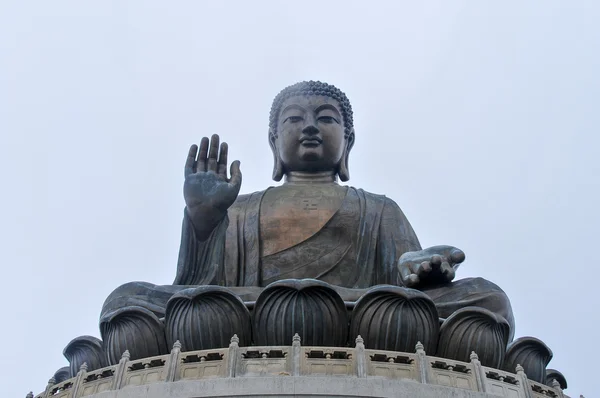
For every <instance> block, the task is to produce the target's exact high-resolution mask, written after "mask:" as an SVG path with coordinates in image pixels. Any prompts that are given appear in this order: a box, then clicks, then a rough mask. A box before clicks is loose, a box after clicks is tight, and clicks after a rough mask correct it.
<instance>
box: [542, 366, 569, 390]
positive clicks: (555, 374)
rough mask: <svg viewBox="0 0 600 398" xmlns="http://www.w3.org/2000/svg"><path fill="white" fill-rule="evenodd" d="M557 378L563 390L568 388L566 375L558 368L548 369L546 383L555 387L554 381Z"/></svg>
mask: <svg viewBox="0 0 600 398" xmlns="http://www.w3.org/2000/svg"><path fill="white" fill-rule="evenodd" d="M554 380H556V381H557V382H558V384H559V385H560V388H561V389H562V390H566V389H567V379H566V378H565V375H563V374H562V373H561V372H559V371H558V370H556V369H546V385H547V386H550V387H553V384H554V383H553V382H554Z"/></svg>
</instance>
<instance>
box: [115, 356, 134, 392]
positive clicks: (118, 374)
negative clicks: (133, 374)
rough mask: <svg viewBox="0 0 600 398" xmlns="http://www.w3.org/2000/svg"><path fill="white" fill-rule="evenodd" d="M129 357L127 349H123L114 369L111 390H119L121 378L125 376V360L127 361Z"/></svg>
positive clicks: (121, 383)
mask: <svg viewBox="0 0 600 398" xmlns="http://www.w3.org/2000/svg"><path fill="white" fill-rule="evenodd" d="M129 358H130V355H129V350H125V352H124V353H123V355H121V359H120V360H119V364H118V365H117V368H116V369H115V374H114V376H113V377H114V379H113V384H112V388H111V390H119V389H120V388H121V386H122V385H123V379H124V378H125V373H126V372H127V362H129Z"/></svg>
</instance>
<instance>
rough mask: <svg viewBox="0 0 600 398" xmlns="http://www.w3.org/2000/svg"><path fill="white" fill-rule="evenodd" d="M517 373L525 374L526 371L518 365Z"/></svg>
mask: <svg viewBox="0 0 600 398" xmlns="http://www.w3.org/2000/svg"><path fill="white" fill-rule="evenodd" d="M516 371H517V373H520V372H524V371H525V369H523V367H522V366H521V365H520V364H517V368H516Z"/></svg>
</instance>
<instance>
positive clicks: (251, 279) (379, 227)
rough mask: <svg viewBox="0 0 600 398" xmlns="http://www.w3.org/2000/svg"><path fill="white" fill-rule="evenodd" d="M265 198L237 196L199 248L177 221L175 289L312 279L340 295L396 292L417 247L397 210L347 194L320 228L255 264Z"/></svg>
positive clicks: (371, 197) (383, 201) (380, 199)
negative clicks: (381, 287)
mask: <svg viewBox="0 0 600 398" xmlns="http://www.w3.org/2000/svg"><path fill="white" fill-rule="evenodd" d="M265 192H266V191H261V192H255V193H252V194H249V195H240V196H239V197H238V199H237V200H236V202H235V203H234V205H233V206H232V207H231V208H230V209H229V211H228V214H227V217H226V218H225V219H224V220H222V221H221V223H220V224H219V225H218V226H217V227H216V228H215V230H214V231H213V232H212V234H211V235H210V236H209V238H208V239H207V240H206V241H204V242H201V241H199V240H198V239H197V238H196V237H195V234H194V229H193V226H192V224H191V222H190V220H189V218H188V216H187V213H186V214H184V220H183V228H182V239H181V248H180V252H179V261H178V267H177V276H176V278H175V281H174V284H175V285H208V284H218V285H223V286H247V287H249V286H265V285H266V284H268V283H270V282H273V281H275V280H278V279H287V278H294V279H302V278H313V279H320V280H323V281H325V282H328V283H331V284H332V285H335V286H341V287H347V288H367V287H370V286H374V285H378V284H393V285H401V282H400V279H399V274H398V268H397V261H398V259H399V258H400V256H401V255H402V254H403V253H405V252H407V251H416V250H420V249H421V246H420V244H419V241H418V239H417V236H416V235H415V232H414V231H413V229H412V227H411V225H410V223H409V222H408V220H407V219H406V217H405V216H404V214H403V213H402V211H401V210H400V208H399V207H398V205H397V204H396V203H395V202H394V201H392V200H390V199H388V198H386V197H385V196H382V195H375V194H372V193H369V192H365V191H363V190H362V189H356V188H352V187H348V188H347V191H346V195H345V197H344V199H343V201H342V203H341V206H340V208H339V209H337V211H335V212H334V214H333V215H332V217H331V219H329V220H328V221H327V222H326V223H325V225H324V226H323V228H321V229H320V230H319V231H318V232H316V233H315V234H314V235H312V236H310V237H308V238H307V239H306V240H304V241H302V242H298V244H295V245H293V246H292V247H288V248H285V250H282V251H279V252H277V253H274V254H271V255H269V256H265V257H263V258H261V255H260V254H261V250H260V245H261V234H260V231H259V226H260V220H259V218H260V213H261V211H260V208H261V201H262V199H263V197H264V195H265Z"/></svg>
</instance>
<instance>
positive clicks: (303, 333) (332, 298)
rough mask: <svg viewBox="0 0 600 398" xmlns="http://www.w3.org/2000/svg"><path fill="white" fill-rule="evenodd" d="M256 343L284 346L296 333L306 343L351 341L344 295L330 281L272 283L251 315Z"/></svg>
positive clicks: (341, 344)
mask: <svg viewBox="0 0 600 398" xmlns="http://www.w3.org/2000/svg"><path fill="white" fill-rule="evenodd" d="M252 329H253V333H254V343H255V344H256V345H260V346H266V345H272V346H277V345H284V344H286V342H289V341H290V340H292V337H293V336H294V335H295V334H296V333H297V334H298V335H299V337H300V338H301V340H302V341H303V342H304V343H305V344H307V345H313V346H340V347H344V346H346V344H347V343H348V313H347V310H346V306H345V304H344V301H343V300H342V298H341V297H340V296H339V295H338V294H337V293H336V291H335V290H334V289H333V288H332V287H331V286H330V285H328V284H327V283H324V282H321V281H318V280H314V279H309V280H307V279H304V280H296V279H292V280H283V281H278V282H274V283H272V284H270V285H269V286H267V287H266V289H265V290H264V291H263V292H262V293H261V295H260V296H259V297H258V300H257V301H256V306H255V307H254V312H253V315H252Z"/></svg>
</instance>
